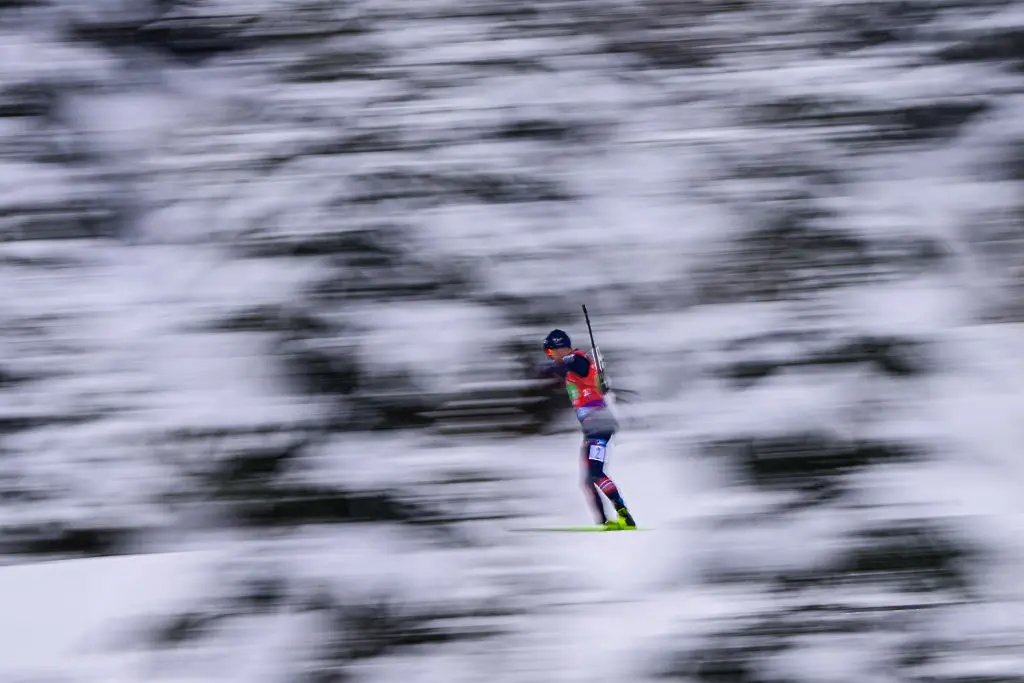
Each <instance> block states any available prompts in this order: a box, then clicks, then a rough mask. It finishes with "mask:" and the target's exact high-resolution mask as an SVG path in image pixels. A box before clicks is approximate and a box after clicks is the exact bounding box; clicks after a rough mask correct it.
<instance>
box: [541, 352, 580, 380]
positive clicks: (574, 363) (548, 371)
mask: <svg viewBox="0 0 1024 683" xmlns="http://www.w3.org/2000/svg"><path fill="white" fill-rule="evenodd" d="M570 372H575V373H576V374H577V375H579V376H580V377H586V376H587V373H588V372H590V361H589V360H587V359H586V358H585V357H584V356H575V355H573V356H566V357H565V358H564V359H563V360H562V361H560V362H556V361H552V362H550V363H545V364H544V365H542V366H541V368H540V371H539V374H540V375H541V376H542V377H562V378H564V377H565V376H566V375H567V374H569V373H570Z"/></svg>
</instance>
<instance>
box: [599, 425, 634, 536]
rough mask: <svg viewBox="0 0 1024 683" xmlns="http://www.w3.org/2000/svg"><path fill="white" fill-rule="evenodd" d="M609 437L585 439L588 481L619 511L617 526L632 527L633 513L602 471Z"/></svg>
mask: <svg viewBox="0 0 1024 683" xmlns="http://www.w3.org/2000/svg"><path fill="white" fill-rule="evenodd" d="M610 439H611V435H610V434H608V435H602V437H600V438H598V437H590V438H588V439H587V446H588V449H589V452H588V455H587V462H588V463H589V470H590V481H591V482H593V484H594V486H595V487H596V488H597V489H600V491H601V492H602V493H603V494H604V495H605V496H607V497H608V500H610V501H611V502H612V505H614V506H615V511H616V512H618V513H619V526H621V527H622V528H627V529H628V528H633V527H636V521H635V520H634V519H633V515H632V514H630V512H629V510H628V509H627V508H626V502H625V501H624V500H623V499H622V494H621V493H619V488H618V486H616V485H615V482H614V481H612V479H611V477H609V476H608V475H607V474H606V473H605V471H604V464H605V458H606V457H607V454H608V441H609V440H610Z"/></svg>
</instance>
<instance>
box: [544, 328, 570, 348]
mask: <svg viewBox="0 0 1024 683" xmlns="http://www.w3.org/2000/svg"><path fill="white" fill-rule="evenodd" d="M544 348H545V349H570V348H572V342H571V341H570V340H569V335H567V334H566V333H565V332H563V331H562V330H551V331H550V332H548V336H546V337H544Z"/></svg>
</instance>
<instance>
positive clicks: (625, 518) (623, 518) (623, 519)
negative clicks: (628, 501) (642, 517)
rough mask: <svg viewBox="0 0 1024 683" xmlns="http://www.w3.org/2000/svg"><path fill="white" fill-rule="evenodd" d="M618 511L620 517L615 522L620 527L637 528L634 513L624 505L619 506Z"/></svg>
mask: <svg viewBox="0 0 1024 683" xmlns="http://www.w3.org/2000/svg"><path fill="white" fill-rule="evenodd" d="M616 512H618V513H619V519H618V520H617V521H615V522H611V523H612V524H615V525H616V526H617V527H618V528H619V529H636V520H634V519H633V515H631V514H629V510H627V509H626V508H624V507H621V508H618V509H617V510H616Z"/></svg>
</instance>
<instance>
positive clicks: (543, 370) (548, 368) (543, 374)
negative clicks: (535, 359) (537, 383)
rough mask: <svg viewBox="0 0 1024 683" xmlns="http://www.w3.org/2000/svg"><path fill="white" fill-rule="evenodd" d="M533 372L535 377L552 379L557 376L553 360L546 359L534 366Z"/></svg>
mask: <svg viewBox="0 0 1024 683" xmlns="http://www.w3.org/2000/svg"><path fill="white" fill-rule="evenodd" d="M534 374H535V375H536V377H537V379H554V378H555V377H558V370H557V367H556V366H555V364H554V363H553V362H551V361H548V362H545V363H541V364H540V365H538V366H537V367H536V368H534Z"/></svg>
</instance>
